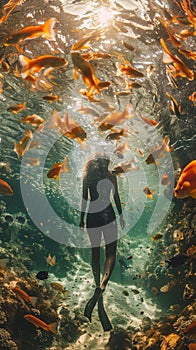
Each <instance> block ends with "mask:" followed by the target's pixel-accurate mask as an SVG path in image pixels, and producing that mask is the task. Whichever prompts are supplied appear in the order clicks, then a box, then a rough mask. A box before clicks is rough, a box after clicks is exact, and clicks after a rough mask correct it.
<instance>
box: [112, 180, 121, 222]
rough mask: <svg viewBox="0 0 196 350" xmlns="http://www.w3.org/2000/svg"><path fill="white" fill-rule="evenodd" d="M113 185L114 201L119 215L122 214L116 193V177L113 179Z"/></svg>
mask: <svg viewBox="0 0 196 350" xmlns="http://www.w3.org/2000/svg"><path fill="white" fill-rule="evenodd" d="M113 185H114V201H115V204H116V207H117V210H118V213H119V215H121V214H122V207H121V202H120V197H119V193H118V184H117V179H116V176H114V178H113Z"/></svg>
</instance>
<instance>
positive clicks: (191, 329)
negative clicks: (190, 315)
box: [184, 321, 196, 334]
mask: <svg viewBox="0 0 196 350" xmlns="http://www.w3.org/2000/svg"><path fill="white" fill-rule="evenodd" d="M184 333H185V334H195V333H196V321H193V322H191V323H190V324H189V325H188V327H186V328H185V330H184Z"/></svg>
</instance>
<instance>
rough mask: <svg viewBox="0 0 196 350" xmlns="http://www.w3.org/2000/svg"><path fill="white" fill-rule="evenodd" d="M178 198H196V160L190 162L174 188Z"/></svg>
mask: <svg viewBox="0 0 196 350" xmlns="http://www.w3.org/2000/svg"><path fill="white" fill-rule="evenodd" d="M174 196H175V197H176V198H186V197H189V196H190V197H192V198H196V160H193V161H192V162H190V163H189V164H188V165H187V166H186V167H185V168H184V169H183V171H182V173H181V175H180V177H179V179H178V182H177V185H176V187H175V188H174Z"/></svg>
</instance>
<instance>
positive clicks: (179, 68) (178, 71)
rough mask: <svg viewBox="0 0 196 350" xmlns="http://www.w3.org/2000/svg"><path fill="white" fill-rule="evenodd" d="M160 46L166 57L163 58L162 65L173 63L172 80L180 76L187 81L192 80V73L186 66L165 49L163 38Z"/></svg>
mask: <svg viewBox="0 0 196 350" xmlns="http://www.w3.org/2000/svg"><path fill="white" fill-rule="evenodd" d="M160 43H161V46H162V48H163V50H164V51H165V53H166V57H165V58H163V63H166V64H168V63H171V62H172V63H173V65H174V67H175V72H174V78H176V77H177V76H181V77H183V78H188V80H194V72H193V70H191V69H189V68H188V67H187V65H186V64H185V63H184V62H183V61H182V60H181V59H180V58H179V57H178V56H176V55H173V54H172V53H171V52H170V51H169V49H168V48H167V46H166V44H165V41H164V39H163V38H161V39H160Z"/></svg>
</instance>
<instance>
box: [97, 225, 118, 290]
mask: <svg viewBox="0 0 196 350" xmlns="http://www.w3.org/2000/svg"><path fill="white" fill-rule="evenodd" d="M103 235H104V239H105V243H106V247H105V254H106V260H105V265H104V273H103V277H102V280H101V285H100V288H101V289H105V288H106V286H107V284H108V281H109V279H110V276H111V274H112V271H113V269H114V265H115V262H116V248H117V225H116V222H113V223H112V224H111V225H107V229H106V230H104V231H103ZM108 242H109V243H108Z"/></svg>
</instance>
